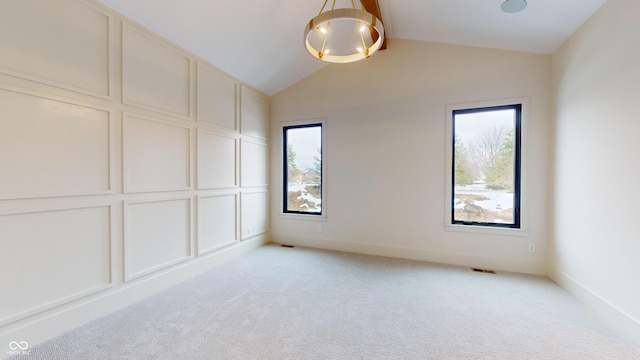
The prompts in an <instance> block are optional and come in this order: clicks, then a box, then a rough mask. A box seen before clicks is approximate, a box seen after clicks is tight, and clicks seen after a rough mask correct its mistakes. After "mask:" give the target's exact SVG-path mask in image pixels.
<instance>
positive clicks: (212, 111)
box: [196, 61, 238, 131]
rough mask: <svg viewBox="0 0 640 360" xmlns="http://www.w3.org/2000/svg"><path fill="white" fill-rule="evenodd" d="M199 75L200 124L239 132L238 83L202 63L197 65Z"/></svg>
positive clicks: (198, 104)
mask: <svg viewBox="0 0 640 360" xmlns="http://www.w3.org/2000/svg"><path fill="white" fill-rule="evenodd" d="M197 73H198V75H197V112H196V114H197V120H198V122H199V123H201V124H211V125H215V126H219V127H222V128H224V129H228V130H233V131H237V129H238V126H237V122H236V102H237V101H236V92H237V91H236V88H237V82H236V81H235V80H234V79H232V78H230V77H228V76H226V75H225V74H223V73H221V72H220V71H218V70H216V69H214V68H213V67H211V66H209V65H207V64H205V63H202V62H200V61H198V64H197Z"/></svg>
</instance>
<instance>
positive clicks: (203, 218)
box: [197, 193, 240, 256]
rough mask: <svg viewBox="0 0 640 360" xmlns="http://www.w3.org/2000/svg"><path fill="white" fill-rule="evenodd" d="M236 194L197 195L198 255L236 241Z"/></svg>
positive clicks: (237, 222) (237, 228) (238, 211)
mask: <svg viewBox="0 0 640 360" xmlns="http://www.w3.org/2000/svg"><path fill="white" fill-rule="evenodd" d="M239 213H240V208H239V206H238V194H237V193H227V194H219V195H202V196H198V242H197V254H198V256H201V255H204V254H207V253H210V252H212V251H214V250H217V249H219V248H221V247H224V246H227V245H231V244H234V243H236V242H238V240H239V237H238V230H239V228H240V223H239V221H238V218H239V216H238V215H239Z"/></svg>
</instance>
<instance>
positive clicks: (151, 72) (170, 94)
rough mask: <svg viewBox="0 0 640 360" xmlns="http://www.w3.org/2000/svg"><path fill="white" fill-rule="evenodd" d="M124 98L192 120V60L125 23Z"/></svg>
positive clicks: (160, 40) (131, 102) (123, 46)
mask: <svg viewBox="0 0 640 360" xmlns="http://www.w3.org/2000/svg"><path fill="white" fill-rule="evenodd" d="M122 95H123V96H122V98H123V102H124V103H125V104H130V105H136V106H142V107H144V108H148V109H151V110H154V111H158V112H161V113H168V114H171V115H178V116H183V117H185V118H189V116H190V114H191V103H190V96H191V59H190V58H189V56H188V55H187V54H185V53H183V52H182V51H180V50H178V49H176V48H175V47H173V46H172V45H170V44H169V43H167V42H165V41H163V40H162V39H160V38H157V37H156V36H154V35H153V34H151V33H149V32H146V31H144V30H142V29H140V28H138V27H136V26H134V25H131V24H129V23H127V22H123V23H122Z"/></svg>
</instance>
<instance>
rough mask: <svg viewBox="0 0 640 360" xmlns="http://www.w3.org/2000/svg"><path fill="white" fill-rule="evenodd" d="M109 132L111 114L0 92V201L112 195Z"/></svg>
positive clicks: (11, 91)
mask: <svg viewBox="0 0 640 360" xmlns="http://www.w3.org/2000/svg"><path fill="white" fill-rule="evenodd" d="M111 128H112V124H111V114H110V112H109V111H108V110H105V109H101V108H98V107H94V106H88V105H80V104H78V103H74V102H71V101H68V100H58V99H57V98H54V97H48V96H47V97H45V96H42V95H38V94H36V93H33V92H29V91H26V90H14V89H10V88H0V140H1V141H0V163H1V164H2V171H1V172H0V199H23V198H39V197H58V196H78V195H100V194H109V193H112V183H113V180H112V161H113V154H112V146H111V132H112V130H111ZM80 174H82V176H80Z"/></svg>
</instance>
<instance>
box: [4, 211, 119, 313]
mask: <svg viewBox="0 0 640 360" xmlns="http://www.w3.org/2000/svg"><path fill="white" fill-rule="evenodd" d="M112 219H113V212H112V207H111V206H110V205H98V206H90V207H75V208H74V207H72V208H52V209H47V210H39V211H32V212H21V213H12V214H1V215H0V229H2V251H1V252H0V269H1V270H0V284H2V287H3V289H2V306H1V307H0V325H4V324H7V323H10V322H13V321H16V320H19V319H21V318H24V317H27V316H30V315H33V314H36V313H39V312H42V311H45V310H48V309H51V308H53V307H55V306H58V305H61V304H64V303H68V302H71V301H74V300H77V299H79V298H82V297H85V296H88V295H90V294H94V293H96V292H98V291H102V290H105V289H107V288H109V287H110V286H111V284H112V281H113V264H112V261H113V260H112V252H113V241H112V236H113V233H114V231H113V224H112ZM79 254H82V256H79Z"/></svg>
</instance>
